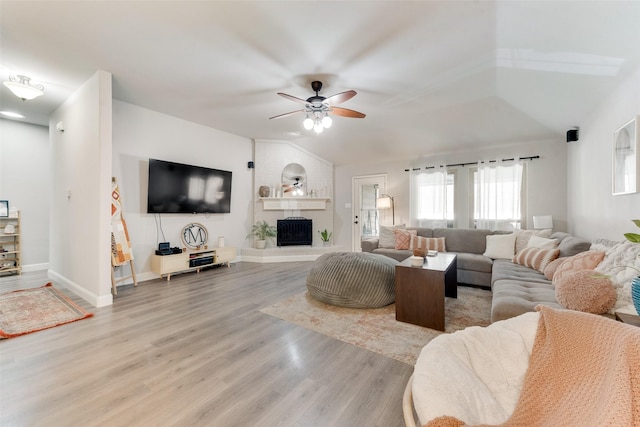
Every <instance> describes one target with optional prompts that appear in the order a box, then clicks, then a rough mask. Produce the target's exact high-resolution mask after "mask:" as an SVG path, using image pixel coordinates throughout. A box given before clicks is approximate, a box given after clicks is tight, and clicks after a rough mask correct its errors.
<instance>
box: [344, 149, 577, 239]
mask: <svg viewBox="0 0 640 427" xmlns="http://www.w3.org/2000/svg"><path fill="white" fill-rule="evenodd" d="M566 145H567V144H566V143H565V142H564V140H558V141H537V142H529V143H520V144H514V145H510V146H505V147H500V148H492V149H478V150H467V151H465V152H457V153H446V154H437V155H432V156H423V157H418V156H416V158H414V159H408V160H406V161H397V162H388V163H380V164H375V165H347V166H338V167H336V168H335V181H336V185H335V207H336V210H335V217H334V225H335V230H336V232H334V236H336V238H337V240H336V244H340V245H344V246H346V247H350V245H351V227H352V223H353V220H352V218H353V212H352V209H351V208H350V207H345V204H347V203H351V191H352V189H351V178H352V177H353V176H363V175H371V174H379V173H383V174H387V190H386V192H387V194H390V195H392V196H393V197H394V199H395V211H396V212H395V214H396V221H395V222H396V224H409V179H410V177H409V172H406V171H405V169H412V168H413V167H425V166H433V165H441V164H456V163H467V162H475V161H478V160H492V159H507V158H512V157H529V156H540V158H539V159H535V160H531V161H527V182H528V187H527V188H528V192H527V224H525V226H526V227H527V228H530V227H532V226H533V221H532V216H533V215H544V214H551V215H553V221H554V229H555V230H559V231H566V230H567V211H566V206H567V203H566V155H567V151H566V150H567V147H566ZM457 170H458V172H457V177H456V179H457V183H458V185H459V186H460V187H459V190H460V191H459V193H458V196H460V197H458V198H457V199H456V212H460V213H461V214H460V216H459V218H458V223H457V224H456V226H457V227H459V228H468V227H469V217H468V212H469V206H468V202H469V198H468V197H467V194H468V184H469V174H468V172H469V168H468V167H464V168H463V167H458V168H457Z"/></svg>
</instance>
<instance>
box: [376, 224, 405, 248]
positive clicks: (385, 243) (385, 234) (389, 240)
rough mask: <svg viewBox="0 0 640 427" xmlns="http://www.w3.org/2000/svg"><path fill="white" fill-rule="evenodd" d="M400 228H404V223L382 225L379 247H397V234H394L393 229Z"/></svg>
mask: <svg viewBox="0 0 640 427" xmlns="http://www.w3.org/2000/svg"><path fill="white" fill-rule="evenodd" d="M398 228H404V226H403V225H395V226H393V227H385V226H384V225H381V226H380V237H379V241H378V247H380V248H391V249H393V248H395V246H396V236H395V234H393V230H395V229H398Z"/></svg>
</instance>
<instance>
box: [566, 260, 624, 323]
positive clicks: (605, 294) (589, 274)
mask: <svg viewBox="0 0 640 427" xmlns="http://www.w3.org/2000/svg"><path fill="white" fill-rule="evenodd" d="M556 299H557V300H558V302H559V303H560V304H561V305H562V306H563V307H565V308H568V309H570V310H578V311H584V312H586V313H593V314H603V313H606V312H607V311H609V310H611V309H612V308H613V306H614V305H615V303H616V290H615V288H614V287H613V284H612V283H611V280H610V279H609V278H608V277H607V276H603V275H602V274H600V273H598V272H596V271H593V270H580V271H576V272H573V273H571V274H569V275H567V276H564V277H563V278H562V279H561V280H560V281H558V284H557V285H556Z"/></svg>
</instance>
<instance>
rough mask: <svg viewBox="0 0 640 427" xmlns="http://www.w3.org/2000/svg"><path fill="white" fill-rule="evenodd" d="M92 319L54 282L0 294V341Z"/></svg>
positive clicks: (89, 314)
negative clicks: (54, 284) (55, 286)
mask: <svg viewBox="0 0 640 427" xmlns="http://www.w3.org/2000/svg"><path fill="white" fill-rule="evenodd" d="M91 316H93V314H92V313H88V312H86V311H85V310H83V309H82V308H80V307H79V306H78V305H76V304H75V303H74V302H73V301H71V300H70V299H69V298H67V297H66V296H65V295H64V294H63V293H62V292H60V291H59V290H57V289H56V288H54V287H53V285H52V284H51V283H47V284H46V285H44V286H42V287H40V288H33V289H24V290H18V291H12V292H8V293H6V294H2V295H0V339H6V338H13V337H18V336H20V335H25V334H30V333H31V332H36V331H41V330H43V329H48V328H53V327H54V326H59V325H64V324H65V323H71V322H75V321H77V320H81V319H86V318H87V317H91Z"/></svg>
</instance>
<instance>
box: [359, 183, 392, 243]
mask: <svg viewBox="0 0 640 427" xmlns="http://www.w3.org/2000/svg"><path fill="white" fill-rule="evenodd" d="M386 188H387V175H366V176H356V177H353V183H352V190H351V194H352V205H351V206H352V217H353V227H352V239H351V242H352V250H353V251H354V252H361V251H362V249H361V247H360V242H361V241H362V239H367V238H370V237H377V236H378V233H379V230H380V228H379V227H380V213H379V212H378V210H377V209H376V199H377V198H378V196H379V195H380V194H382V193H385V192H386Z"/></svg>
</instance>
